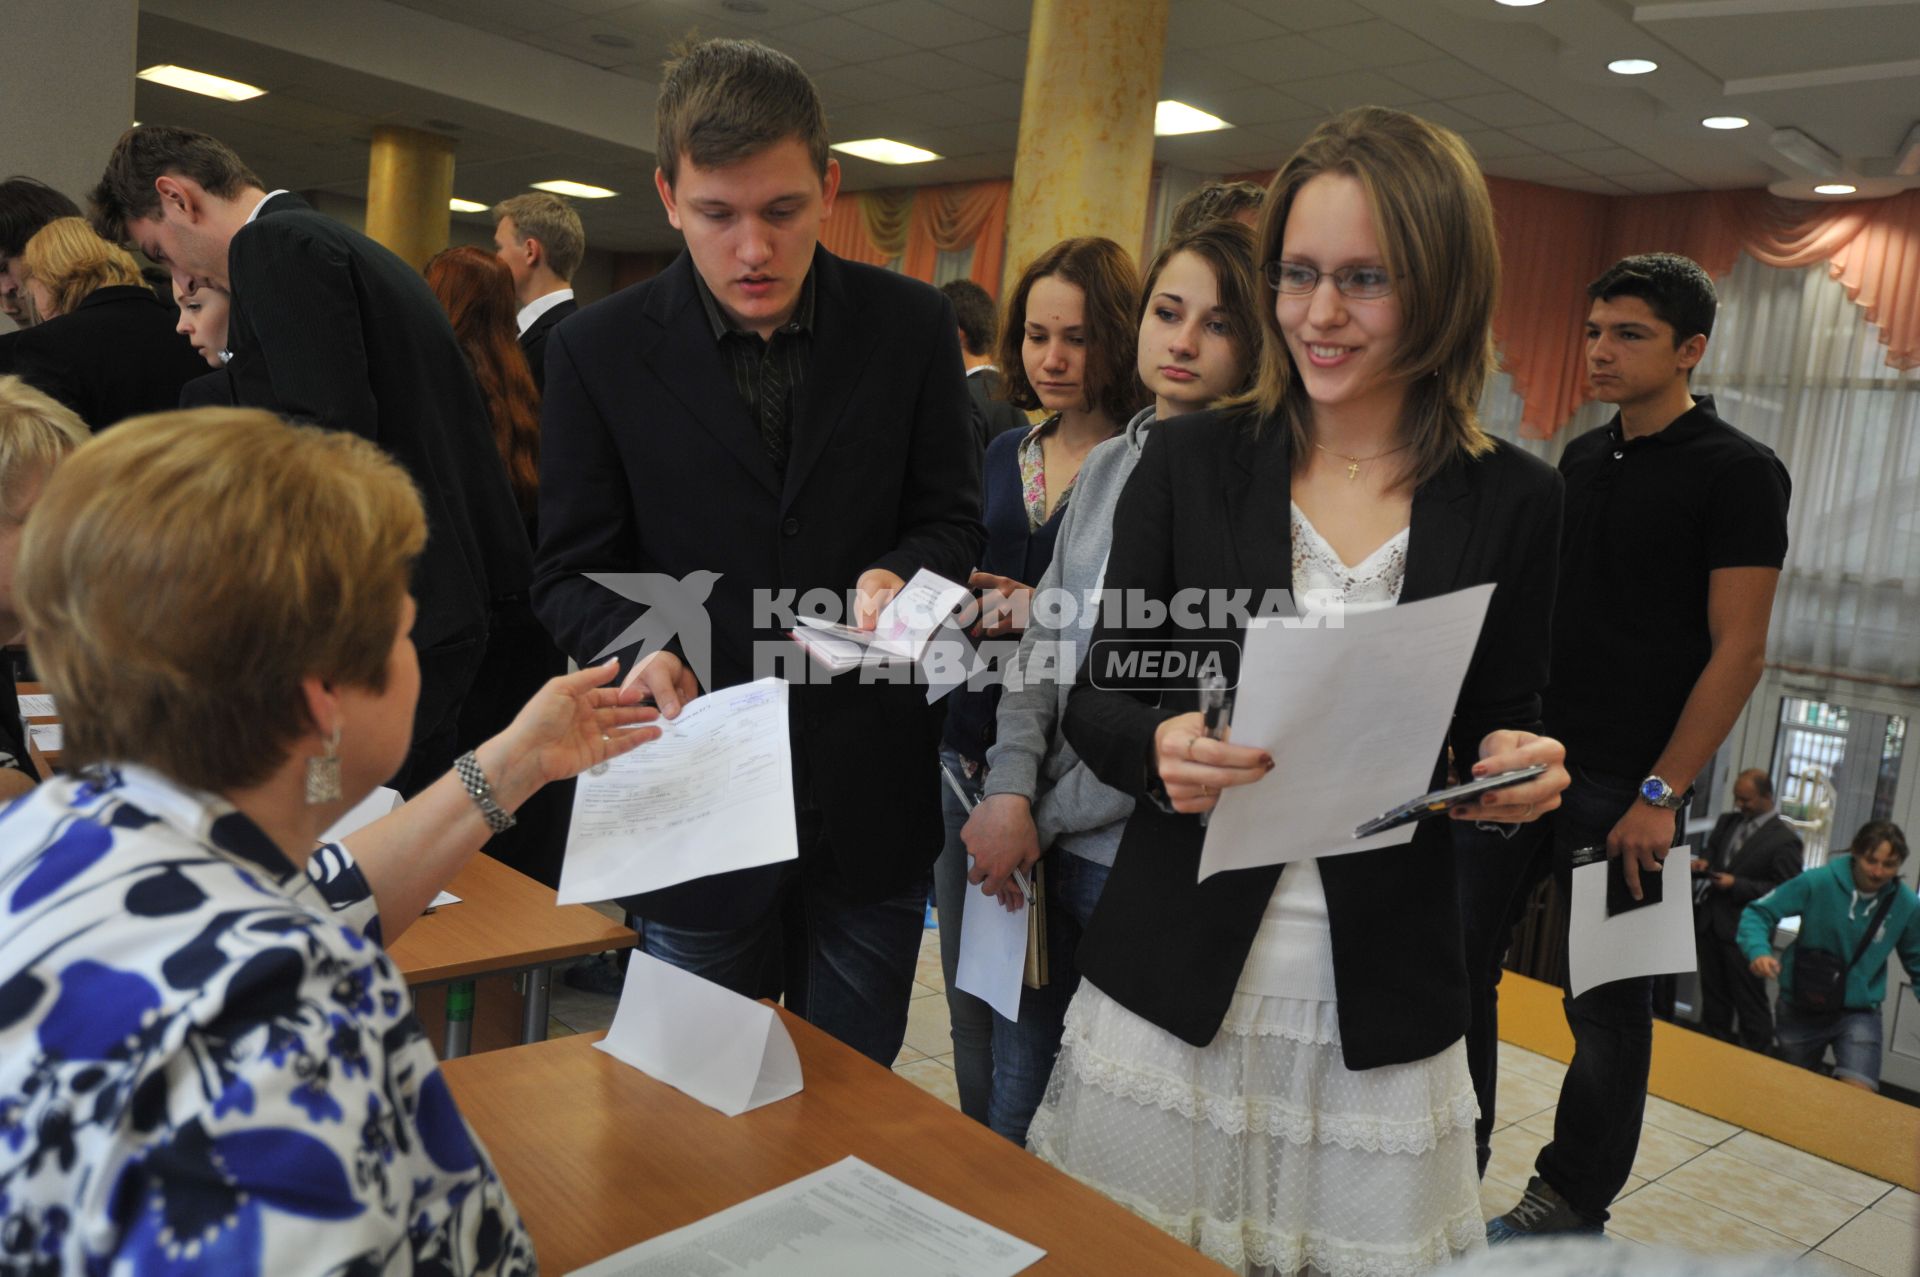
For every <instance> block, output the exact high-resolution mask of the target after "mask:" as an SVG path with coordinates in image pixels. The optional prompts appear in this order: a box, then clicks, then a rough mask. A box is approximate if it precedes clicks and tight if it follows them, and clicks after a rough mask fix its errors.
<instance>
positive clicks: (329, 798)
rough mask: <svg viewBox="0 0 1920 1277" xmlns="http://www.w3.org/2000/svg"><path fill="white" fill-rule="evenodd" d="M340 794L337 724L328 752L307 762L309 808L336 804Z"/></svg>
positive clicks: (334, 726) (338, 728) (338, 725)
mask: <svg viewBox="0 0 1920 1277" xmlns="http://www.w3.org/2000/svg"><path fill="white" fill-rule="evenodd" d="M340 794H341V790H340V724H338V723H335V724H334V725H333V735H332V736H331V737H330V738H329V739H328V740H327V752H326V753H324V754H321V755H319V756H318V757H315V758H309V759H308V760H307V806H309V807H317V806H319V805H320V804H321V803H330V802H336V801H338V800H339V798H340Z"/></svg>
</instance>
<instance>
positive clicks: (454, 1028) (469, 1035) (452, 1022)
mask: <svg viewBox="0 0 1920 1277" xmlns="http://www.w3.org/2000/svg"><path fill="white" fill-rule="evenodd" d="M472 1045H473V981H471V980H455V981H454V982H453V983H451V984H449V985H448V986H447V1041H446V1049H445V1050H444V1051H442V1052H441V1056H440V1058H441V1059H443V1060H457V1059H459V1058H460V1057H461V1056H463V1055H465V1054H466V1053H467V1051H468V1048H470V1047H471V1046H472Z"/></svg>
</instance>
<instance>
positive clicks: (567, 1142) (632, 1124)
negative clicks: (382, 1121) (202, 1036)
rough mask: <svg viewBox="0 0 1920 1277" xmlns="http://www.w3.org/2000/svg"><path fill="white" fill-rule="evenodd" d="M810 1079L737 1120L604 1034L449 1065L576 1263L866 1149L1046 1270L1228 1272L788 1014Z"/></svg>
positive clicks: (1106, 1276)
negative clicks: (619, 1049) (643, 1067)
mask: <svg viewBox="0 0 1920 1277" xmlns="http://www.w3.org/2000/svg"><path fill="white" fill-rule="evenodd" d="M780 1015H781V1018H782V1019H783V1020H784V1021H785V1023H786V1026H787V1031H788V1032H789V1033H791V1034H792V1035H793V1044H794V1046H795V1047H796V1048H797V1049H798V1050H799V1053H800V1067H801V1070H802V1073H803V1075H804V1077H805V1079H806V1089H805V1090H803V1091H801V1093H800V1094H798V1095H796V1096H793V1097H791V1098H789V1099H785V1100H780V1101H778V1102H777V1103H774V1104H769V1105H767V1106H765V1107H764V1108H758V1109H755V1110H753V1111H752V1112H750V1113H743V1114H741V1115H740V1116H739V1117H726V1116H723V1115H722V1114H720V1113H719V1112H717V1111H715V1110H713V1109H710V1108H708V1107H706V1106H705V1105H703V1104H701V1103H699V1102H698V1101H696V1100H692V1099H689V1098H688V1097H687V1096H685V1095H683V1094H681V1093H680V1092H679V1091H676V1090H674V1089H673V1088H672V1087H670V1086H667V1085H666V1084H665V1083H662V1082H657V1081H655V1080H654V1079H653V1078H650V1077H648V1076H647V1075H646V1074H644V1073H642V1072H640V1071H639V1070H638V1069H635V1068H633V1067H631V1066H630V1065H626V1064H622V1063H621V1062H620V1061H618V1060H616V1059H614V1058H613V1057H612V1056H610V1055H607V1054H606V1053H605V1052H602V1051H597V1050H595V1049H593V1046H592V1044H593V1043H594V1042H596V1041H598V1040H599V1039H600V1038H601V1037H603V1036H605V1035H604V1034H597V1033H596V1034H592V1035H580V1036H575V1037H567V1038H561V1039H559V1040H557V1041H553V1042H543V1043H539V1044H537V1045H534V1046H519V1047H511V1048H508V1049H507V1050H504V1051H491V1052H487V1053H486V1054H482V1055H473V1056H468V1057H467V1058H466V1059H462V1060H453V1061H449V1062H448V1063H447V1064H446V1065H445V1066H444V1072H445V1074H446V1079H447V1083H448V1085H449V1086H451V1087H452V1089H453V1093H454V1096H455V1098H456V1099H458V1101H459V1103H460V1110H461V1112H463V1113H465V1114H466V1116H467V1120H468V1121H469V1122H470V1123H472V1125H473V1129H474V1130H475V1131H476V1132H477V1133H478V1134H479V1136H480V1138H481V1140H482V1142H484V1143H485V1144H486V1146H487V1149H488V1151H489V1152H491V1153H492V1155H493V1160H494V1164H495V1165H496V1166H497V1167H498V1168H499V1171H500V1175H501V1178H502V1179H504V1180H505V1182H506V1185H507V1190H508V1192H510V1193H511V1194H512V1195H513V1199H514V1201H515V1202H516V1203H517V1204H518V1206H519V1208H520V1214H521V1217H522V1218H523V1219H524V1220H525V1221H526V1224H527V1228H528V1230H529V1231H530V1232H531V1233H532V1234H533V1242H534V1247H535V1251H536V1253H537V1254H538V1255H539V1258H540V1265H541V1268H542V1269H543V1270H545V1271H547V1272H550V1273H564V1272H568V1271H570V1270H572V1269H574V1268H578V1267H580V1266H581V1265H583V1264H588V1263H591V1262H593V1261H594V1260H597V1259H600V1258H603V1257H604V1256H607V1255H610V1254H612V1253H614V1252H615V1251H619V1250H623V1249H625V1248H626V1247H628V1246H632V1245H634V1244H635V1243H637V1242H641V1241H645V1240H646V1239H647V1238H649V1237H656V1236H658V1235H659V1234H661V1233H664V1232H669V1231H671V1230H673V1229H675V1228H681V1227H684V1226H685V1225H687V1224H691V1223H693V1222H694V1221H696V1220H700V1219H704V1218H706V1217H707V1216H708V1215H711V1214H713V1213H715V1212H716V1211H719V1210H723V1209H725V1208H726V1207H728V1206H732V1205H734V1204H735V1203H737V1202H742V1201H745V1200H746V1199H747V1198H749V1197H754V1196H756V1195H758V1194H760V1193H764V1192H766V1191H767V1190H769V1189H773V1188H778V1187H779V1186H780V1185H782V1184H785V1183H787V1182H789V1181H791V1180H795V1179H798V1178H799V1177H800V1176H802V1175H805V1174H808V1173H810V1172H812V1171H816V1170H819V1169H820V1168H821V1167H823V1166H829V1165H831V1164H833V1163H834V1162H837V1161H839V1160H840V1159H841V1158H843V1157H846V1156H847V1155H848V1154H852V1155H854V1156H856V1157H859V1158H860V1159H861V1160H863V1161H865V1162H868V1163H870V1164H871V1165H873V1166H875V1167H877V1168H879V1169H880V1170H882V1171H885V1172H886V1173H887V1174H889V1175H892V1176H894V1177H896V1178H898V1179H901V1180H903V1181H905V1182H906V1183H908V1184H911V1185H912V1186H913V1187H915V1188H917V1189H919V1190H921V1191H922V1192H925V1193H930V1194H932V1195H933V1196H934V1197H937V1198H939V1199H940V1200H941V1201H944V1202H946V1203H947V1204H948V1205H950V1206H952V1207H954V1208H955V1209H957V1210H961V1211H964V1212H966V1213H967V1214H969V1215H972V1216H974V1217H975V1218H978V1219H981V1220H984V1221H985V1222H986V1223H989V1224H991V1225H993V1226H994V1227H996V1228H1002V1229H1005V1230H1006V1231H1007V1232H1009V1233H1011V1234H1013V1235H1014V1236H1015V1237H1019V1238H1021V1239H1022V1240H1024V1241H1027V1242H1031V1243H1032V1244H1033V1245H1035V1246H1039V1247H1041V1248H1043V1249H1044V1250H1045V1251H1046V1252H1047V1256H1046V1258H1045V1259H1043V1260H1041V1261H1040V1262H1039V1263H1038V1264H1036V1265H1035V1266H1034V1267H1033V1268H1031V1269H1029V1270H1028V1271H1029V1272H1032V1273H1035V1274H1039V1275H1041V1277H1050V1275H1058V1277H1065V1275H1066V1274H1084V1275H1085V1277H1113V1275H1114V1274H1116V1273H1153V1274H1156V1277H1157V1275H1159V1274H1168V1275H1170V1277H1178V1274H1182V1273H1192V1274H1211V1275H1212V1277H1219V1274H1220V1273H1221V1272H1222V1271H1224V1270H1223V1269H1221V1268H1220V1267H1219V1266H1218V1265H1216V1264H1215V1263H1214V1262H1213V1261H1212V1260H1210V1259H1207V1258H1205V1257H1204V1256H1202V1255H1201V1254H1200V1253H1199V1252H1198V1251H1195V1250H1191V1249H1189V1248H1188V1247H1186V1246H1183V1245H1181V1244H1180V1243H1179V1242H1176V1241H1175V1240H1173V1238H1171V1237H1169V1236H1167V1235H1166V1234H1165V1233H1163V1232H1161V1231H1160V1230H1159V1229H1157V1228H1155V1227H1153V1226H1152V1225H1151V1224H1148V1223H1146V1222H1145V1221H1144V1220H1142V1219H1140V1218H1138V1217H1137V1216H1134V1215H1131V1214H1129V1213H1127V1212H1126V1211H1125V1210H1123V1209H1122V1208H1120V1207H1119V1206H1116V1205H1114V1204H1113V1203H1112V1202H1110V1201H1108V1200H1107V1199H1106V1198H1104V1197H1102V1196H1100V1195H1099V1194H1098V1193H1096V1192H1094V1191H1093V1190H1092V1189H1089V1188H1087V1187H1085V1186H1084V1185H1082V1184H1080V1183H1079V1182H1077V1181H1076V1180H1073V1179H1071V1178H1070V1177H1068V1176H1066V1175H1063V1174H1061V1173H1060V1172H1059V1171H1057V1170H1055V1169H1053V1168H1052V1167H1051V1166H1048V1165H1047V1164H1046V1163H1044V1162H1042V1161H1040V1159H1039V1158H1037V1157H1034V1156H1033V1155H1031V1154H1030V1153H1027V1152H1026V1151H1024V1150H1023V1149H1019V1148H1016V1147H1014V1146H1013V1145H1012V1144H1010V1143H1008V1142H1007V1141H1006V1140H1004V1139H1002V1138H1000V1137H999V1136H998V1135H995V1134H994V1133H993V1132H992V1131H989V1130H988V1129H987V1128H986V1127H984V1126H981V1125H980V1124H978V1123H977V1122H974V1121H972V1120H970V1119H968V1118H965V1117H962V1116H961V1115H960V1113H959V1111H958V1110H956V1109H952V1108H949V1107H948V1106H947V1105H945V1104H943V1103H941V1102H940V1101H939V1100H937V1099H935V1098H934V1097H933V1096H931V1095H929V1094H927V1093H926V1092H925V1091H922V1090H920V1089H919V1088H918V1087H916V1086H914V1085H913V1084H912V1083H911V1082H908V1081H907V1080H905V1079H904V1078H901V1077H899V1076H897V1075H896V1074H894V1073H892V1072H890V1071H889V1070H887V1069H883V1068H881V1067H880V1066H879V1065H877V1064H875V1063H873V1062H872V1061H871V1060H868V1059H867V1058H866V1057H864V1056H862V1055H859V1054H858V1053H856V1052H855V1051H853V1050H852V1049H850V1048H849V1047H846V1046H844V1045H842V1044H841V1043H839V1042H837V1041H835V1040H834V1039H832V1038H830V1037H828V1036H827V1035H826V1034H824V1033H822V1032H820V1031H819V1030H818V1029H815V1028H814V1027H813V1026H811V1025H809V1024H807V1023H805V1022H803V1021H801V1020H799V1019H796V1018H795V1017H794V1016H792V1015H789V1014H788V1013H787V1012H786V1011H785V1010H782V1011H781V1012H780Z"/></svg>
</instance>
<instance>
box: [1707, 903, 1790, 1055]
mask: <svg viewBox="0 0 1920 1277" xmlns="http://www.w3.org/2000/svg"><path fill="white" fill-rule="evenodd" d="M1698 945H1699V958H1700V1025H1701V1027H1702V1028H1704V1029H1706V1031H1707V1032H1709V1033H1711V1034H1713V1036H1715V1037H1717V1038H1720V1039H1722V1040H1724V1041H1727V1042H1733V1041H1736V1040H1737V1041H1738V1042H1739V1043H1740V1045H1741V1046H1744V1047H1746V1048H1747V1049H1748V1050H1749V1051H1764V1050H1766V1049H1767V1048H1768V1047H1770V1046H1772V1045H1773V1008H1772V1007H1770V1006H1768V1005H1767V982H1766V981H1765V980H1762V979H1761V978H1760V977H1759V976H1757V975H1755V974H1754V973H1753V972H1752V970H1750V969H1749V968H1748V965H1747V959H1746V956H1745V955H1744V954H1742V953H1741V952H1740V946H1739V945H1737V944H1735V943H1734V942H1733V941H1731V940H1722V939H1719V938H1718V937H1717V936H1714V935H1713V934H1712V933H1711V932H1702V933H1701V934H1700V935H1699V937H1698ZM1736 1016H1737V1017H1738V1018H1739V1022H1740V1030H1739V1036H1738V1038H1736V1037H1735V1035H1734V1019H1735V1017H1736Z"/></svg>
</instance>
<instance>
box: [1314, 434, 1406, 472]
mask: <svg viewBox="0 0 1920 1277" xmlns="http://www.w3.org/2000/svg"><path fill="white" fill-rule="evenodd" d="M1313 446H1314V447H1316V448H1318V449H1320V451H1322V452H1324V453H1326V454H1327V455H1328V456H1330V457H1338V458H1340V459H1341V460H1342V461H1344V462H1346V463H1347V478H1348V479H1349V480H1353V479H1358V478H1359V477H1360V467H1361V466H1364V465H1366V464H1368V463H1369V462H1373V461H1378V460H1379V459H1380V458H1382V457H1391V456H1392V455H1393V454H1394V453H1396V452H1405V451H1406V450H1407V449H1408V448H1409V447H1411V446H1412V445H1410V444H1404V443H1403V444H1401V445H1400V446H1399V447H1398V448H1388V449H1387V450H1386V451H1385V452H1376V453H1374V454H1373V455H1372V456H1371V457H1349V456H1348V455H1347V454H1346V453H1344V452H1335V451H1334V450H1333V449H1332V448H1329V447H1327V445H1326V444H1324V443H1316V444H1314V445H1313Z"/></svg>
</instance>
